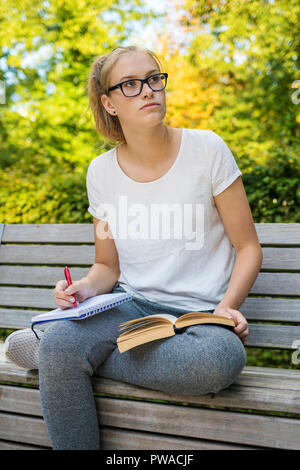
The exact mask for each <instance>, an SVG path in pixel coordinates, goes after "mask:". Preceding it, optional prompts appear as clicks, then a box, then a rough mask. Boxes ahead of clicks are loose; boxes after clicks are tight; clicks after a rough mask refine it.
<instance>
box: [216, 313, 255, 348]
mask: <svg viewBox="0 0 300 470" xmlns="http://www.w3.org/2000/svg"><path fill="white" fill-rule="evenodd" d="M213 314H214V315H223V316H224V317H229V318H232V319H233V320H234V322H235V327H234V328H233V331H234V333H236V334H237V335H238V337H239V338H240V340H241V341H242V343H243V344H245V342H246V341H247V338H248V335H249V330H248V322H247V320H246V318H245V317H244V315H243V314H242V313H241V312H240V311H239V310H234V309H233V308H227V307H221V306H217V307H216V309H215V311H214V312H213Z"/></svg>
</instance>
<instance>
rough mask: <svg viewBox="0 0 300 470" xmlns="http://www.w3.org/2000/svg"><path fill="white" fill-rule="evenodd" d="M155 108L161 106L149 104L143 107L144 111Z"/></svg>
mask: <svg viewBox="0 0 300 470" xmlns="http://www.w3.org/2000/svg"><path fill="white" fill-rule="evenodd" d="M155 106H159V104H157V103H155V104H148V105H146V106H143V107H142V109H148V108H154V107H155Z"/></svg>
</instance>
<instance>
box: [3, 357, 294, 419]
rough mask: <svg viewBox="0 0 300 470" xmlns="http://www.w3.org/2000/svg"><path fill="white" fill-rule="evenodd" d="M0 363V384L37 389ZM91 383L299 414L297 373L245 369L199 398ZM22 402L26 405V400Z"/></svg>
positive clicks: (99, 380)
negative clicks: (230, 383)
mask: <svg viewBox="0 0 300 470" xmlns="http://www.w3.org/2000/svg"><path fill="white" fill-rule="evenodd" d="M4 361H5V360H4V359H3V355H2V359H1V362H0V381H6V382H11V383H15V384H22V383H26V384H27V385H31V386H34V387H37V386H38V372H37V371H27V370H25V369H21V368H19V367H17V366H15V365H14V364H12V363H11V362H9V361H6V362H4ZM257 369H258V370H257ZM92 380H93V389H94V393H101V394H107V395H123V396H132V397H135V398H141V399H157V400H166V401H170V402H185V403H191V404H198V405H214V406H228V407H231V408H237V409H253V410H260V411H264V410H265V411H279V412H288V413H299V412H300V406H299V403H300V370H299V371H296V370H289V369H276V368H257V367H250V366H246V367H245V368H244V369H243V371H242V372H241V374H240V375H239V376H238V377H237V379H236V380H235V381H234V383H233V384H232V385H231V386H230V387H228V388H227V389H224V390H221V391H220V392H219V393H218V394H215V395H213V396H211V395H210V394H207V395H203V396H194V395H174V394H168V393H165V392H160V391H156V390H151V389H147V388H144V387H139V386H136V385H134V384H128V383H123V382H119V381H115V380H111V379H107V378H104V377H99V376H93V378H92ZM16 388H17V389H18V387H16ZM21 390H22V389H21ZM16 393H17V392H16ZM3 397H5V392H3ZM3 399H4V398H3ZM26 400H27V402H28V400H29V398H28V399H26ZM5 406H8V405H5ZM5 406H4V409H5ZM28 409H29V410H30V408H28Z"/></svg>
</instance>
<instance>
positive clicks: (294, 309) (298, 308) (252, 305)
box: [240, 297, 300, 322]
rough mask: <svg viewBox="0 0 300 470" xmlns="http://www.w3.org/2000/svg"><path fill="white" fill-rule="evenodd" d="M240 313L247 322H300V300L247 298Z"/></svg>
mask: <svg viewBox="0 0 300 470" xmlns="http://www.w3.org/2000/svg"><path fill="white" fill-rule="evenodd" d="M240 311H241V312H242V313H243V315H244V316H245V317H246V318H247V320H261V321H268V320H269V321H283V322H289V321H291V322H300V299H288V298H287V299H278V298H273V299H272V298H269V299H267V298H266V299H265V298H263V297H257V298H255V297H247V299H246V300H245V301H244V302H243V304H242V305H241V307H240Z"/></svg>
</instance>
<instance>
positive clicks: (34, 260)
mask: <svg viewBox="0 0 300 470" xmlns="http://www.w3.org/2000/svg"><path fill="white" fill-rule="evenodd" d="M94 253H95V248H94V245H5V244H3V245H1V247H0V263H2V264H48V265H53V264H56V265H63V264H68V265H70V266H80V265H82V266H87V265H92V264H93V263H94ZM261 269H262V270H273V271H278V270H279V271H280V270H298V271H299V270H300V248H263V263H262V266H261Z"/></svg>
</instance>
